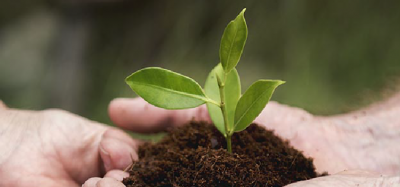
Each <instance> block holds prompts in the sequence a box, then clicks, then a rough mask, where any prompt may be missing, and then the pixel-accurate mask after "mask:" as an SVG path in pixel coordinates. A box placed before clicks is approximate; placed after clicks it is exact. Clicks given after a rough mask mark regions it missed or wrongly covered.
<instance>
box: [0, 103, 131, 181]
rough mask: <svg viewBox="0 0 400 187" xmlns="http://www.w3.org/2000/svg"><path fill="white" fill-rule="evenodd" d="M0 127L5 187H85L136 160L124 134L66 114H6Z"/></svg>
mask: <svg viewBox="0 0 400 187" xmlns="http://www.w3.org/2000/svg"><path fill="white" fill-rule="evenodd" d="M0 110H1V109H0ZM0 124H2V125H3V126H0V133H2V136H0V147H1V148H2V154H1V155H0V166H1V167H0V176H1V178H2V180H0V186H13V187H24V186H43V187H47V186H48V187H50V186H61V187H64V186H65V187H74V186H81V184H82V183H84V182H85V181H86V180H87V179H88V178H90V177H94V176H102V175H103V174H104V173H105V171H110V170H112V169H122V168H125V167H127V166H128V164H129V163H130V162H131V158H132V157H133V158H134V159H136V158H137V155H136V152H135V151H134V148H135V147H136V146H137V142H135V141H134V140H132V139H131V138H130V137H129V136H128V135H126V134H125V133H123V132H122V131H120V130H116V129H114V128H111V127H107V126H104V125H102V124H99V123H96V122H93V121H89V120H87V119H84V118H82V117H79V116H76V115H74V114H70V113H68V112H65V111H61V110H45V111H40V112H35V111H20V110H12V109H7V110H3V111H1V112H0ZM4 124H5V126H4ZM4 127H5V128H4Z"/></svg>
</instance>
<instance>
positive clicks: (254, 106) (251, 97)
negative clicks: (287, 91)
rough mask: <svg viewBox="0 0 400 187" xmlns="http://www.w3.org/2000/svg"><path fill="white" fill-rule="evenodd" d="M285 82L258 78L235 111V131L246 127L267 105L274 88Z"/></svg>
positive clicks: (240, 100)
mask: <svg viewBox="0 0 400 187" xmlns="http://www.w3.org/2000/svg"><path fill="white" fill-rule="evenodd" d="M283 83H285V82H284V81H280V80H258V81H256V82H255V83H253V84H252V85H251V86H250V88H249V89H247V91H246V92H245V93H244V94H243V96H242V97H241V98H240V99H239V102H238V104H237V106H236V112H235V132H238V131H242V130H244V129H246V128H247V127H248V126H249V125H250V124H251V123H252V122H253V121H254V119H256V117H257V116H258V115H259V114H260V113H261V111H262V110H263V109H264V107H265V105H267V103H268V101H269V100H270V99H271V96H272V94H273V93H274V90H275V88H276V87H278V86H279V85H281V84H283Z"/></svg>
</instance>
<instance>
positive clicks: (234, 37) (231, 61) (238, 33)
mask: <svg viewBox="0 0 400 187" xmlns="http://www.w3.org/2000/svg"><path fill="white" fill-rule="evenodd" d="M245 11H246V9H243V10H242V12H240V14H239V15H238V16H237V17H236V19H234V20H232V21H231V22H230V23H229V24H228V26H227V27H226V28H225V31H224V34H223V35H222V39H221V45H220V48H219V58H220V60H221V64H222V67H223V68H224V70H225V72H230V71H231V70H232V69H233V68H235V67H236V65H237V63H238V62H239V60H240V57H241V56H242V53H243V49H244V45H245V44H246V39H247V25H246V20H245V19H244V12H245Z"/></svg>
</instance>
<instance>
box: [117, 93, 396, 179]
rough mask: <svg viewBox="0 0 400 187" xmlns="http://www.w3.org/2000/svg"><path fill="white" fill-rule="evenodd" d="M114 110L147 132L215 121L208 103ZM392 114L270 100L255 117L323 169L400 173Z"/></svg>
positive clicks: (121, 102) (131, 103) (123, 105)
mask: <svg viewBox="0 0 400 187" xmlns="http://www.w3.org/2000/svg"><path fill="white" fill-rule="evenodd" d="M395 111H398V108H396V107H392V108H391V109H390V111H386V115H389V113H395ZM109 112H110V117H111V119H112V120H113V121H114V123H116V124H117V125H118V126H120V127H123V128H125V129H129V130H134V131H141V132H147V131H148V130H149V129H153V130H154V129H155V128H154V127H158V128H160V129H159V130H161V129H162V128H165V127H166V125H172V126H179V125H182V124H184V123H186V122H187V121H189V120H190V119H192V118H196V119H197V120H208V121H210V119H209V117H208V115H207V111H206V108H205V107H204V106H202V107H199V108H196V109H189V110H176V111H169V110H164V109H160V108H156V107H153V106H151V105H149V104H147V103H146V102H145V101H143V100H142V99H116V100H114V101H113V102H112V103H111V104H110V108H109ZM389 116H390V115H389ZM389 119H390V118H388V117H387V116H385V115H383V116H382V114H381V113H378V114H376V113H372V112H370V111H369V110H364V111H361V112H354V113H350V114H346V115H341V116H331V117H319V116H313V115H311V114H309V113H307V112H305V111H304V110H302V109H298V108H293V107H288V106H285V105H281V104H278V103H276V102H270V103H269V104H268V105H267V107H266V108H265V109H264V110H263V112H262V113H261V114H260V116H259V117H258V118H257V119H256V120H255V122H257V123H258V124H260V125H263V126H265V127H266V128H267V129H271V130H274V131H275V132H276V134H278V135H279V136H281V137H282V138H284V139H288V140H289V141H290V143H291V144H292V145H293V146H294V147H295V148H297V149H299V150H301V151H303V152H304V154H305V155H306V156H309V157H312V158H313V159H314V164H315V166H316V168H317V171H318V172H324V171H327V172H328V173H330V174H334V173H337V172H340V171H343V170H353V169H364V170H370V171H376V172H379V173H382V174H396V173H399V171H400V162H399V159H398V158H399V157H400V150H399V148H398V146H397V142H398V141H399V140H400V136H393V134H396V133H399V132H400V129H399V128H395V127H396V124H397V126H398V125H399V122H400V120H398V121H389ZM376 121H380V124H382V125H381V126H380V125H376ZM145 124H148V126H146V125H145ZM391 134H392V135H391ZM382 150H383V151H382ZM387 153H391V154H387ZM357 172H358V171H357ZM364 174H365V172H361V173H360V174H359V175H360V176H363V175H364ZM353 177H354V181H357V177H356V175H354V174H352V175H348V174H345V175H344V174H343V173H341V174H338V175H331V176H327V177H323V178H321V179H313V180H311V181H310V185H312V184H313V183H314V182H317V184H318V183H321V184H326V182H331V181H336V180H337V179H340V180H341V179H342V178H344V179H348V180H350V181H351V180H352V178H353ZM379 177H380V176H379ZM379 177H375V178H373V177H372V178H371V177H370V178H369V179H371V180H369V181H373V180H375V179H376V180H380V179H381V178H379ZM383 179H385V180H386V179H387V178H383ZM389 179H390V178H389ZM323 182H325V183H323ZM332 184H334V183H332ZM298 185H303V186H307V185H308V183H307V182H303V183H299V184H297V183H296V184H293V186H298ZM327 186H328V185H327Z"/></svg>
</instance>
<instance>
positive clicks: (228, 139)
mask: <svg viewBox="0 0 400 187" xmlns="http://www.w3.org/2000/svg"><path fill="white" fill-rule="evenodd" d="M225 139H226V148H227V149H228V152H229V153H232V141H231V139H232V135H229V134H227V136H226V138H225Z"/></svg>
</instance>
